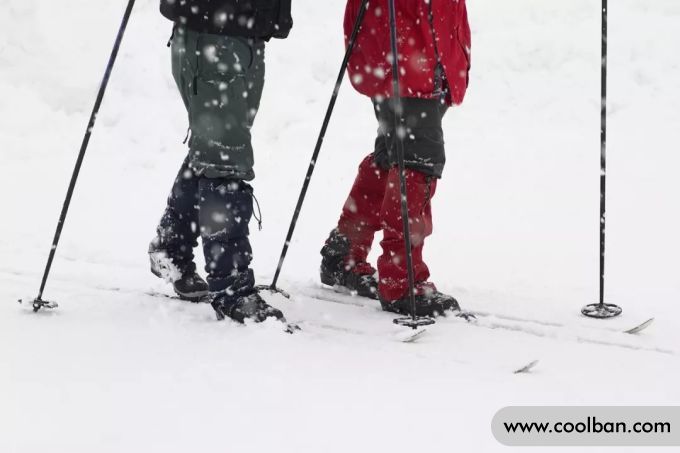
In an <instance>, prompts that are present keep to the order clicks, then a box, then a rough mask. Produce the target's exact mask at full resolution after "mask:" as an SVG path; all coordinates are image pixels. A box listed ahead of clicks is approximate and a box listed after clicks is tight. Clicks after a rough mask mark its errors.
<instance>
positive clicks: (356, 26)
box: [260, 0, 368, 295]
mask: <svg viewBox="0 0 680 453" xmlns="http://www.w3.org/2000/svg"><path fill="white" fill-rule="evenodd" d="M367 6H368V0H363V1H362V2H361V7H360V8H359V13H358V15H357V20H356V23H355V24H354V29H353V30H352V35H351V36H350V38H349V41H348V43H347V50H346V51H345V58H343V60H342V65H341V66H340V73H339V74H338V79H337V80H336V82H335V88H333V95H332V96H331V100H330V103H329V104H328V109H327V110H326V116H325V117H324V120H323V125H322V126H321V131H320V132H319V138H318V139H317V141H316V146H315V147H314V153H313V154H312V159H311V160H310V161H309V168H308V169H307V175H306V176H305V180H304V183H303V184H302V190H301V191H300V196H299V197H298V201H297V205H296V206H295V212H294V213H293V219H292V220H291V222H290V227H289V228H288V234H287V235H286V241H285V242H284V243H283V250H282V251H281V257H280V258H279V264H278V266H277V267H276V272H275V273H274V279H273V280H272V284H271V285H270V286H268V287H260V288H263V289H269V290H271V291H275V292H279V293H282V294H284V295H286V294H285V293H284V292H283V291H281V290H279V289H278V288H277V287H276V284H277V283H278V281H279V277H280V275H281V269H282V268H283V262H284V261H285V259H286V254H287V253H288V248H289V247H290V241H291V240H292V238H293V232H295V227H296V225H297V221H298V218H299V217H300V211H301V210H302V204H303V203H304V201H305V197H306V196H307V189H308V188H309V183H310V181H311V180H312V174H313V173H314V168H315V167H316V160H317V159H318V157H319V153H320V152H321V145H322V144H323V140H324V137H325V136H326V131H327V130H328V124H329V123H330V121H331V116H332V115H333V109H334V108H335V102H336V101H337V99H338V94H339V93H340V87H341V86H342V81H343V79H344V78H345V72H346V70H347V64H348V63H349V58H350V56H351V55H352V51H353V50H354V45H355V44H356V40H357V36H358V34H359V29H360V28H361V24H362V22H363V20H364V15H365V14H366V7H367Z"/></svg>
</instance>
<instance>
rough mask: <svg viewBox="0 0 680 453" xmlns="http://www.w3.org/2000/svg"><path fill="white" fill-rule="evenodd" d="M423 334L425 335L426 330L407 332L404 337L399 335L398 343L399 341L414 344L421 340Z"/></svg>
mask: <svg viewBox="0 0 680 453" xmlns="http://www.w3.org/2000/svg"><path fill="white" fill-rule="evenodd" d="M425 333H427V329H418V330H414V331H412V332H408V333H407V334H406V335H404V334H401V335H399V341H401V342H402V343H415V342H416V341H418V340H419V339H420V338H422V337H423V336H424V335H425Z"/></svg>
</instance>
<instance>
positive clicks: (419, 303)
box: [380, 289, 461, 318]
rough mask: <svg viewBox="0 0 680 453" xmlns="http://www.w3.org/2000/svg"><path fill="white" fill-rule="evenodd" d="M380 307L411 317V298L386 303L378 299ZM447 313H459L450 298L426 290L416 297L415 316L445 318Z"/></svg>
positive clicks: (454, 300) (458, 308)
mask: <svg viewBox="0 0 680 453" xmlns="http://www.w3.org/2000/svg"><path fill="white" fill-rule="evenodd" d="M380 305H382V309H383V310H384V311H389V312H392V313H398V314H400V315H405V316H411V298H410V297H408V296H406V297H404V298H402V299H399V300H394V301H386V300H383V299H382V298H380ZM447 312H457V314H460V313H461V310H460V305H459V304H458V301H457V300H456V299H455V298H453V297H452V296H448V295H446V294H443V293H440V292H439V291H436V290H431V289H429V290H426V291H425V292H424V293H423V294H419V295H417V296H416V316H419V317H420V316H428V317H433V318H435V317H437V316H446V314H447Z"/></svg>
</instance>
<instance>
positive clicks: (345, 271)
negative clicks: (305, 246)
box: [319, 229, 378, 299]
mask: <svg viewBox="0 0 680 453" xmlns="http://www.w3.org/2000/svg"><path fill="white" fill-rule="evenodd" d="M349 248H350V244H349V239H347V237H345V236H344V235H342V234H340V233H339V232H338V230H337V229H334V230H333V231H331V234H330V236H329V237H328V239H327V240H326V244H325V245H324V246H323V248H322V249H321V256H322V259H321V268H320V270H319V273H320V276H321V283H323V284H324V285H328V286H332V287H334V288H339V289H343V290H346V291H349V292H350V293H351V294H355V295H358V296H361V297H368V298H370V299H378V281H377V280H376V278H375V273H376V272H375V269H373V268H372V267H371V266H370V265H369V264H368V263H356V264H354V265H353V266H348V265H346V264H345V257H346V256H347V255H348V254H349ZM359 267H364V268H367V269H369V270H372V271H373V272H371V273H357V272H356V270H357V269H358V268H359Z"/></svg>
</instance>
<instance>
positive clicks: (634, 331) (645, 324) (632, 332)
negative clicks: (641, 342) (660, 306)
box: [623, 318, 654, 335]
mask: <svg viewBox="0 0 680 453" xmlns="http://www.w3.org/2000/svg"><path fill="white" fill-rule="evenodd" d="M653 323H654V318H649V319H648V320H647V321H645V322H643V323H642V324H640V325H638V326H635V327H633V328H632V329H628V330H624V331H623V332H624V333H627V334H629V335H637V334H639V333H640V332H642V331H643V330H645V329H646V328H647V327H649V326H651V325H652V324H653Z"/></svg>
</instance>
